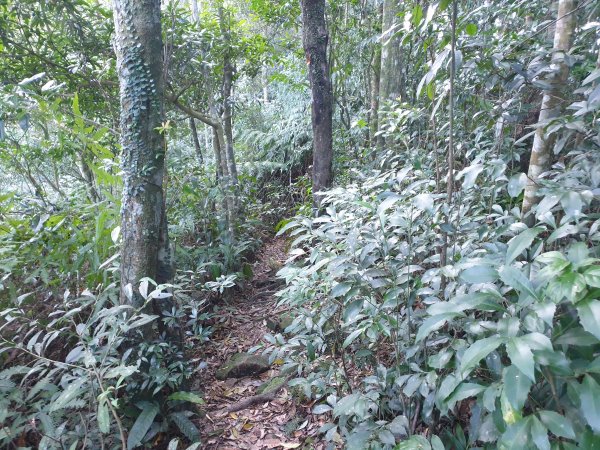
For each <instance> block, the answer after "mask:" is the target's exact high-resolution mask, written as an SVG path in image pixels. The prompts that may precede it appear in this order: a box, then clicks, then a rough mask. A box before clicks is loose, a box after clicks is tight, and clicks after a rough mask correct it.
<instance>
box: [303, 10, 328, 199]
mask: <svg viewBox="0 0 600 450" xmlns="http://www.w3.org/2000/svg"><path fill="white" fill-rule="evenodd" d="M302 23H303V33H302V41H303V44H304V52H305V54H306V63H307V64H308V76H309V79H310V87H311V90H312V129H313V173H312V184H313V186H312V189H313V201H314V205H315V207H316V208H318V207H319V205H320V200H321V199H320V196H319V195H318V192H319V191H322V190H324V189H327V188H329V187H331V183H332V180H333V148H332V145H333V139H332V114H333V95H332V93H331V80H330V78H329V65H328V63H327V27H326V24H325V0H302Z"/></svg>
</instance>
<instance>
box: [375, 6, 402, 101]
mask: <svg viewBox="0 0 600 450" xmlns="http://www.w3.org/2000/svg"><path fill="white" fill-rule="evenodd" d="M399 12H400V8H399V6H398V1H397V0H384V2H383V14H382V24H381V27H382V36H381V80H380V85H379V99H380V103H383V102H385V101H386V100H393V99H396V98H398V97H400V96H401V97H403V98H404V97H405V92H404V79H403V72H402V66H403V63H402V49H401V46H400V38H399V37H395V36H394V35H395V34H396V33H397V32H398V30H399V29H400V18H399V17H398V13H399Z"/></svg>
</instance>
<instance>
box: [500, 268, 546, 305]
mask: <svg viewBox="0 0 600 450" xmlns="http://www.w3.org/2000/svg"><path fill="white" fill-rule="evenodd" d="M498 274H499V275H500V279H501V280H502V281H503V282H504V283H506V284H508V285H509V286H510V287H511V288H513V289H514V290H516V291H517V292H519V293H522V294H527V295H529V296H531V297H533V298H534V299H537V298H538V295H537V293H536V292H535V290H534V289H533V286H532V284H531V282H530V281H529V280H528V279H527V277H526V276H525V275H524V274H523V272H521V271H520V270H519V269H517V268H516V267H513V266H509V265H506V266H501V267H500V269H499V270H498Z"/></svg>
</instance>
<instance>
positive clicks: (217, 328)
mask: <svg viewBox="0 0 600 450" xmlns="http://www.w3.org/2000/svg"><path fill="white" fill-rule="evenodd" d="M285 246H286V243H285V240H284V239H277V238H275V239H273V240H271V241H268V242H266V243H265V244H264V246H263V247H262V249H261V250H260V252H259V254H258V255H257V259H256V262H255V263H254V264H253V267H252V269H253V274H254V275H253V278H252V281H251V282H250V283H249V284H248V285H247V286H246V287H245V288H244V289H243V291H242V292H241V293H239V294H237V295H238V296H237V297H236V296H235V295H234V298H232V299H230V300H229V301H228V302H225V303H223V304H221V305H219V309H218V311H217V313H216V314H215V317H214V319H215V325H214V333H213V335H212V337H211V339H210V341H209V342H207V343H206V344H204V345H203V346H202V348H200V349H199V354H198V355H197V357H198V358H200V359H201V360H202V361H206V363H207V366H206V367H205V368H204V369H203V370H201V371H199V372H198V373H197V378H196V380H194V381H195V382H194V383H193V385H194V387H196V388H197V389H198V390H200V391H201V392H203V394H204V400H205V401H206V405H203V412H204V414H203V417H202V418H201V419H200V421H199V423H198V427H199V429H200V431H201V434H202V440H201V442H202V447H201V448H202V449H210V450H212V449H215V450H216V449H218V450H230V449H231V450H232V449H253V450H254V449H256V450H262V449H305V450H308V449H311V450H312V449H315V450H321V449H324V448H325V443H323V442H320V440H319V434H318V429H319V428H320V427H321V425H323V423H324V422H323V419H319V417H318V416H313V415H311V413H310V411H311V408H312V402H310V403H307V404H300V403H299V402H298V400H297V399H295V398H294V397H293V396H292V394H291V390H290V388H288V387H287V385H286V382H287V381H288V380H289V379H290V376H288V377H284V376H280V377H278V375H279V365H280V364H281V363H282V361H274V362H273V363H272V364H269V363H268V360H266V359H265V358H261V356H260V355H261V354H262V352H263V350H264V348H266V347H268V345H269V343H268V342H267V341H266V340H265V339H264V336H265V334H267V333H272V334H275V332H274V331H273V330H272V329H273V328H274V327H275V328H277V327H278V326H279V327H281V326H282V324H281V320H282V319H281V318H286V317H287V320H290V318H289V315H288V316H286V315H285V310H284V308H277V307H276V304H277V298H276V297H275V296H274V294H275V293H276V292H277V290H278V289H280V288H281V286H282V283H281V280H278V279H277V277H276V273H277V271H278V270H279V268H281V267H282V265H283V263H284V261H285V259H286V251H285ZM257 346H261V348H260V349H259V350H257V351H255V352H253V353H252V355H247V352H249V351H250V350H251V349H252V348H257ZM235 354H243V355H241V356H240V355H238V357H239V358H241V359H242V360H244V358H247V360H244V361H243V362H244V363H247V364H246V366H247V367H243V370H242V369H239V370H238V369H236V368H233V369H231V368H230V367H229V366H227V365H226V363H227V362H228V361H230V359H231V357H232V356H233V355H235ZM234 361H235V359H234ZM224 365H225V366H224ZM224 367H225V368H224ZM245 370H247V371H248V372H250V374H248V373H246V372H245ZM261 387H262V389H261ZM261 392H262V393H261Z"/></svg>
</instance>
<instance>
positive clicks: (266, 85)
mask: <svg viewBox="0 0 600 450" xmlns="http://www.w3.org/2000/svg"><path fill="white" fill-rule="evenodd" d="M261 75H262V83H263V87H262V88H263V104H264V105H266V104H267V103H269V72H268V69H267V65H266V64H263V66H262V74H261Z"/></svg>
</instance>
